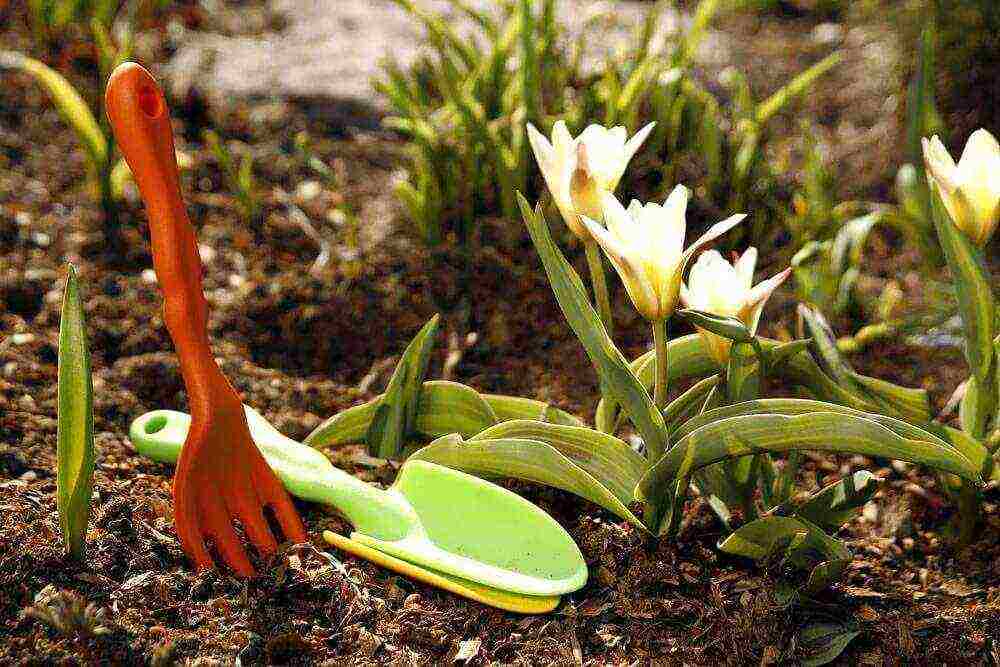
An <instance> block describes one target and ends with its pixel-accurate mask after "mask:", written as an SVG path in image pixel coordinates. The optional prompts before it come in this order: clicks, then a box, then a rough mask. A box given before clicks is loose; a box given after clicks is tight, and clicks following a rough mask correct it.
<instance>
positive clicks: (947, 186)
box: [921, 129, 1000, 247]
mask: <svg viewBox="0 0 1000 667" xmlns="http://www.w3.org/2000/svg"><path fill="white" fill-rule="evenodd" d="M921 141H922V143H923V148H924V164H925V165H926V167H927V178H928V181H930V183H931V187H934V186H935V185H936V186H937V188H938V192H940V194H941V200H942V201H943V202H944V205H945V208H947V209H948V214H949V215H950V216H951V219H952V221H953V222H954V223H955V226H957V227H958V228H959V229H960V230H961V231H962V233H964V234H965V235H966V236H967V237H968V238H969V239H970V240H971V241H972V242H973V243H974V244H976V245H977V246H980V247H982V246H984V245H986V243H988V242H989V240H990V238H991V237H992V236H993V233H994V231H996V228H997V221H998V220H1000V144H997V140H996V139H995V138H994V137H993V135H992V134H990V133H989V132H987V131H986V130H983V129H979V130H976V131H975V132H973V133H972V136H970V137H969V140H968V141H967V142H966V144H965V149H964V150H963V151H962V157H961V158H960V159H959V161H958V164H955V161H954V160H953V159H952V157H951V155H950V154H949V153H948V149H947V148H945V147H944V144H942V143H941V140H940V139H938V137H937V135H934V136H933V137H931V139H930V140H927V139H922V140H921Z"/></svg>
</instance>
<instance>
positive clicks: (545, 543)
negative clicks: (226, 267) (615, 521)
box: [130, 406, 587, 613]
mask: <svg viewBox="0 0 1000 667" xmlns="http://www.w3.org/2000/svg"><path fill="white" fill-rule="evenodd" d="M244 407H245V410H246V417H247V423H248V425H249V426H250V434H251V436H252V437H253V439H254V442H256V444H257V446H258V447H259V448H260V451H261V453H262V454H263V456H264V458H265V459H266V460H267V462H268V464H269V465H270V466H271V468H272V469H273V470H274V472H275V473H276V474H277V475H278V477H279V478H280V479H281V481H282V483H283V484H284V485H285V488H287V489H288V491H289V492H290V493H291V494H292V495H294V496H297V497H299V498H301V499H303V500H308V501H311V502H316V503H322V504H324V505H330V506H332V507H333V508H334V509H336V510H337V511H338V512H339V513H341V514H343V515H344V516H345V517H346V518H347V519H348V520H349V521H350V522H351V523H352V524H353V526H354V532H353V533H352V534H351V536H350V539H347V538H343V537H341V536H335V535H332V534H331V535H329V536H326V537H327V539H328V541H329V542H331V543H333V544H336V545H337V546H339V547H340V548H343V549H344V550H346V551H350V552H351V553H354V554H355V555H358V556H361V557H364V558H367V559H368V560H372V561H373V562H376V563H378V564H380V565H383V566H385V567H389V568H391V569H395V570H397V571H399V572H401V573H403V574H409V575H411V576H413V577H414V578H417V579H420V580H422V581H425V582H427V583H431V584H434V585H437V586H440V587H442V588H445V589H447V590H451V591H453V592H456V593H459V594H461V595H465V596H466V597H470V598H473V599H477V600H479V601H481V602H485V603H486V604H491V605H493V606H497V607H500V608H502V609H509V610H511V611H522V612H524V613H540V612H543V611H549V610H551V609H552V608H554V607H555V605H556V604H557V603H558V596H560V595H562V594H564V593H569V592H572V591H575V590H577V589H579V588H581V587H582V586H583V585H584V584H585V583H586V581H587V566H586V564H585V563H584V561H583V556H582V554H581V553H580V550H579V548H578V547H577V546H576V543H574V542H573V539H572V538H571V537H570V536H569V534H568V533H567V532H566V531H565V530H564V529H563V528H562V526H560V525H559V524H558V523H556V522H555V520H553V519H552V517H550V516H549V515H548V514H546V513H545V512H544V511H542V510H541V509H540V508H538V507H536V506H535V505H533V504H532V503H530V502H528V501H527V500H525V499H524V498H521V497H520V496H518V495H517V494H514V493H512V492H510V491H508V490H506V489H504V488H501V487H499V486H497V485H495V484H492V483H490V482H488V481H486V480H482V479H479V478H478V477H473V476H472V475H469V474H466V473H464V472H460V471H457V470H452V469H451V468H446V467H444V466H440V465H437V464H435V463H430V462H428V461H418V460H411V461H408V462H406V463H404V464H403V466H402V468H401V469H400V471H399V474H398V475H397V477H396V481H395V483H394V484H393V485H392V486H391V487H390V488H389V489H387V490H381V489H378V488H375V487H374V486H371V485H369V484H366V483H365V482H363V481H361V480H359V479H358V478H356V477H354V476H353V475H349V474H348V473H346V472H344V471H342V470H339V469H337V468H335V467H334V466H333V464H332V463H330V460H329V459H327V458H326V456H324V455H323V454H322V453H321V452H319V451H317V450H315V449H313V448H312V447H309V446H308V445H303V444H300V443H298V442H295V441H294V440H292V439H290V438H287V437H285V436H284V435H282V434H281V433H279V432H278V431H277V429H275V428H274V427H273V426H272V425H271V424H270V423H269V422H268V421H267V420H266V419H264V418H263V417H262V416H261V415H260V414H259V413H258V412H256V411H255V410H253V409H252V408H250V407H248V406H244ZM190 423H191V418H190V416H189V415H187V414H184V413H183V412H175V411H173V410H155V411H153V412H149V413H146V414H144V415H142V416H141V417H139V418H138V419H136V420H135V421H134V422H132V427H131V430H130V437H131V438H132V442H133V443H135V445H136V447H137V448H138V450H139V452H140V453H141V454H143V455H145V456H148V457H150V458H152V459H156V460H158V461H163V462H166V463H172V462H175V461H176V460H177V456H178V454H179V453H180V450H181V446H182V445H183V443H184V440H185V438H186V437H187V431H188V427H189V425H190ZM446 584H448V585H446Z"/></svg>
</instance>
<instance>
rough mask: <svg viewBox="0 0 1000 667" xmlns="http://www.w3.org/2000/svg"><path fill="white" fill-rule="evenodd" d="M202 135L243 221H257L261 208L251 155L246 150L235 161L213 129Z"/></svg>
mask: <svg viewBox="0 0 1000 667" xmlns="http://www.w3.org/2000/svg"><path fill="white" fill-rule="evenodd" d="M202 136H203V138H204V139H205V143H206V144H208V147H209V149H210V150H211V151H212V154H213V155H214V156H215V159H216V161H217V162H218V163H219V169H220V170H221V171H222V176H223V178H225V180H226V185H227V186H228V187H229V189H230V190H231V191H232V192H233V194H234V195H235V196H236V201H237V202H238V203H239V207H240V214H241V215H242V216H243V219H244V221H246V222H247V223H248V224H250V223H254V222H257V221H258V220H259V218H260V213H261V208H260V197H259V195H258V193H257V184H256V180H255V179H254V176H253V156H252V155H251V154H250V153H249V152H246V153H244V154H243V156H242V157H241V158H240V159H239V163H237V161H236V160H235V159H234V157H233V154H232V152H231V151H230V150H229V148H228V147H227V146H226V144H225V143H224V142H223V141H222V140H221V139H220V138H219V135H218V134H216V132H215V131H214V130H205V132H204V134H203V135H202Z"/></svg>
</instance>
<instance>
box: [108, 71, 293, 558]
mask: <svg viewBox="0 0 1000 667" xmlns="http://www.w3.org/2000/svg"><path fill="white" fill-rule="evenodd" d="M105 97H106V107H107V111H108V118H109V119H110V121H111V127H112V130H113V131H114V134H115V139H116V140H117V142H118V146H119V148H120V150H121V152H122V155H124V156H125V160H126V162H128V165H129V167H130V168H131V169H132V174H133V176H134V177H135V181H136V183H137V184H138V186H139V191H140V192H141V193H142V199H143V202H144V203H145V204H146V212H147V216H148V217H149V229H150V236H151V240H152V249H153V266H154V267H155V269H156V277H157V280H158V281H159V283H160V287H161V289H162V291H163V319H164V322H165V323H166V325H167V330H168V331H169V332H170V337H171V339H172V340H173V341H174V346H175V347H176V348H177V354H178V356H179V357H180V363H181V372H182V374H183V375H184V385H185V387H186V388H187V393H188V402H189V403H190V409H191V428H190V430H189V432H188V437H187V440H186V441H185V442H184V448H183V449H182V450H181V454H180V457H179V458H178V461H177V471H176V473H175V475H174V486H173V493H174V515H175V524H176V528H177V535H178V536H179V537H180V540H181V544H182V545H183V547H184V550H185V552H186V553H187V554H188V556H189V557H190V558H191V560H193V561H194V563H195V565H196V566H197V567H198V568H199V569H201V568H208V567H211V566H212V558H211V555H210V553H209V550H208V548H207V546H206V541H205V540H206V538H207V537H210V538H212V540H213V541H214V543H215V547H216V549H217V550H218V552H219V554H220V555H221V556H222V558H223V559H224V560H225V561H226V562H227V563H228V564H229V566H230V567H231V568H232V569H233V570H234V571H235V572H236V573H237V574H239V575H242V576H252V575H253V574H254V570H253V566H252V565H251V564H250V560H249V558H247V555H246V552H245V551H244V549H243V545H242V544H241V543H240V541H239V538H238V537H237V535H236V532H235V530H234V529H233V525H232V520H233V519H234V518H238V519H239V520H240V522H241V523H242V524H243V526H244V528H245V529H246V533H247V536H248V538H249V539H250V541H251V542H252V543H253V544H254V545H255V546H256V548H257V551H258V552H259V553H261V554H264V555H268V554H271V553H273V552H274V551H275V550H276V549H277V541H276V540H275V538H274V535H273V534H272V533H271V529H270V527H269V526H268V525H267V522H266V520H265V519H264V514H263V511H262V510H263V508H264V507H265V506H270V507H271V509H272V510H273V511H274V513H275V516H276V518H277V519H278V523H279V524H280V526H281V529H282V531H283V532H284V533H285V536H286V537H287V538H289V539H291V540H293V541H295V542H304V541H306V539H307V537H306V531H305V527H304V526H303V525H302V520H301V519H300V518H299V515H298V513H297V512H296V510H295V506H294V505H293V504H292V501H291V498H290V497H289V495H288V493H287V492H286V491H285V489H284V487H283V486H282V485H281V482H280V481H279V480H278V478H277V477H275V475H274V473H273V472H272V471H271V469H270V468H269V467H268V465H267V463H266V462H265V461H264V457H263V456H262V455H261V454H260V451H259V450H258V449H257V447H256V445H254V444H253V441H252V440H251V438H250V431H249V429H248V427H247V423H246V415H245V414H244V412H243V404H242V402H241V400H240V398H239V395H237V393H236V391H235V390H234V389H233V387H232V385H230V384H229V381H228V380H227V379H226V377H225V376H224V375H223V374H222V371H221V370H220V369H219V367H218V365H217V364H216V363H215V358H214V357H213V356H212V352H211V349H210V347H209V340H208V303H207V302H206V301H205V296H204V294H203V292H202V280H201V271H202V267H201V259H200V257H199V255H198V244H197V239H196V237H195V232H194V228H193V227H192V225H191V222H190V220H189V219H188V216H187V212H186V210H185V207H184V202H183V201H182V200H181V193H180V182H179V179H178V175H177V162H176V159H175V153H174V139H173V132H172V129H171V127H170V114H169V112H168V110H167V105H166V101H165V99H164V97H163V93H162V91H161V90H160V88H159V86H157V85H156V81H155V80H154V79H153V77H152V76H151V75H150V73H149V72H147V71H146V70H145V69H143V68H142V67H141V66H139V65H137V64H135V63H124V64H122V65H120V66H119V67H118V68H116V69H115V71H114V72H113V73H112V74H111V77H110V79H109V80H108V88H107V92H106V96H105Z"/></svg>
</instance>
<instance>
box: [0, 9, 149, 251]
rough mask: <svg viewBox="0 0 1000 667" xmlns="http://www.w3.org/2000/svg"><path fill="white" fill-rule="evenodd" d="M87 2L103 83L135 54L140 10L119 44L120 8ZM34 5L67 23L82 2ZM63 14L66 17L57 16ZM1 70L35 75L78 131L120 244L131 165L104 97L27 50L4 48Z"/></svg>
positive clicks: (114, 240) (107, 226)
mask: <svg viewBox="0 0 1000 667" xmlns="http://www.w3.org/2000/svg"><path fill="white" fill-rule="evenodd" d="M87 4H88V5H90V4H93V5H94V7H93V12H94V15H93V17H92V19H91V21H90V28H91V36H92V38H93V40H94V49H95V51H96V53H97V56H98V58H97V60H98V72H99V77H100V80H101V81H105V80H106V79H107V77H108V74H110V72H111V70H112V69H114V68H115V66H117V65H118V64H119V63H121V62H123V61H125V60H127V59H128V58H129V56H130V55H131V53H132V46H133V34H134V31H133V22H134V21H135V19H136V15H137V11H136V8H135V7H133V8H132V10H131V11H130V12H129V13H128V16H127V18H126V20H125V21H124V22H123V23H124V25H125V31H124V33H123V36H122V37H121V38H120V39H119V40H118V41H117V42H116V40H115V39H113V38H112V36H111V33H110V26H111V22H112V19H113V18H114V15H115V13H116V11H115V10H116V9H117V8H113V7H110V5H111V3H107V2H97V3H87ZM35 7H36V9H37V10H38V12H36V14H37V16H48V17H51V21H53V22H56V23H59V24H60V25H62V24H63V23H64V21H68V20H70V14H66V12H71V11H72V12H76V11H78V10H81V3H79V2H65V1H62V2H55V3H51V2H50V3H44V2H38V3H35ZM109 12H110V13H109ZM64 15H65V17H66V18H65V19H59V18H58V17H61V16H64ZM73 15H74V16H75V14H73ZM57 19H58V21H57ZM0 69H16V70H20V71H22V72H24V73H26V74H28V75H30V76H31V77H33V78H34V79H35V81H36V82H37V83H38V84H39V85H40V86H41V87H42V88H43V89H44V90H45V92H46V93H47V94H48V96H49V98H50V99H51V100H52V104H53V105H55V107H56V109H58V110H59V114H60V116H62V118H63V120H64V121H65V123H66V124H67V125H68V126H69V127H70V128H71V129H72V130H73V132H74V133H75V134H76V137H77V140H78V141H79V142H80V145H81V146H82V147H83V148H84V150H85V152H86V155H87V172H88V180H89V182H90V187H91V189H92V191H93V193H94V197H95V199H96V200H97V202H98V204H99V205H100V207H101V212H102V216H103V230H104V234H105V239H106V240H107V241H108V243H109V245H110V246H111V247H114V248H119V247H121V246H120V241H121V234H120V229H119V226H118V200H119V199H121V196H122V187H123V184H124V182H125V181H126V180H127V179H128V167H127V166H126V165H125V163H124V162H123V161H120V160H119V161H115V159H114V137H113V136H112V134H111V131H110V129H109V128H108V126H107V124H106V123H104V122H99V121H98V120H97V119H98V118H101V119H103V118H104V113H103V110H102V108H103V99H102V98H101V97H100V96H98V97H97V98H96V99H95V100H93V102H92V103H88V101H87V100H86V99H85V98H84V95H83V93H82V92H81V91H80V90H78V89H77V88H75V87H74V86H73V84H72V83H70V82H69V80H68V79H66V77H64V76H63V75H62V74H60V73H59V72H57V71H56V70H54V69H53V68H51V67H49V66H48V65H46V64H45V63H43V62H41V61H40V60H36V59H34V58H31V57H29V56H27V55H25V54H23V53H18V52H16V51H4V50H0Z"/></svg>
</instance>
